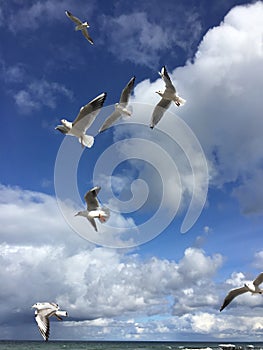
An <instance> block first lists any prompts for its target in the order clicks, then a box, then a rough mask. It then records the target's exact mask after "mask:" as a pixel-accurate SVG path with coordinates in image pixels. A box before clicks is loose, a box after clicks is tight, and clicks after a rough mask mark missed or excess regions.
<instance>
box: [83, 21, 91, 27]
mask: <svg viewBox="0 0 263 350" xmlns="http://www.w3.org/2000/svg"><path fill="white" fill-rule="evenodd" d="M82 25H83V26H84V27H87V28H89V27H90V25H89V23H88V22H87V21H86V22H83V23H82Z"/></svg>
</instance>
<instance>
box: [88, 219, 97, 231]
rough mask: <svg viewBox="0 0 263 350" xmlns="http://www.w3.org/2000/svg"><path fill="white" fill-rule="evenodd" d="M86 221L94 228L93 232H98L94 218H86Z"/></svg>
mask: <svg viewBox="0 0 263 350" xmlns="http://www.w3.org/2000/svg"><path fill="white" fill-rule="evenodd" d="M87 219H88V220H89V222H90V223H91V225H92V226H93V227H94V228H95V231H96V232H98V229H97V225H96V222H95V219H94V218H87Z"/></svg>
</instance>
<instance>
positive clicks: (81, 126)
mask: <svg viewBox="0 0 263 350" xmlns="http://www.w3.org/2000/svg"><path fill="white" fill-rule="evenodd" d="M106 95H107V94H106V93H102V94H100V95H99V96H97V97H96V98H94V99H93V100H92V101H90V102H89V103H87V104H86V105H85V106H83V107H81V108H80V111H79V114H78V115H77V117H76V119H75V120H74V121H73V122H69V121H68V120H66V119H61V124H62V125H57V126H56V128H55V129H56V130H59V131H60V132H61V133H63V134H65V135H70V136H75V137H77V138H78V140H79V142H80V143H81V145H82V147H85V146H86V147H88V148H90V147H92V145H93V143H94V137H93V136H91V135H86V131H87V129H88V128H89V127H90V126H91V124H92V123H93V122H94V120H95V118H96V116H97V114H98V113H99V111H100V109H101V107H102V106H103V103H104V101H105V99H106Z"/></svg>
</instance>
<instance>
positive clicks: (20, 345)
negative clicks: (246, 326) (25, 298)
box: [0, 340, 263, 350]
mask: <svg viewBox="0 0 263 350" xmlns="http://www.w3.org/2000/svg"><path fill="white" fill-rule="evenodd" d="M220 344H221V343H214V342H212V343H202V342H121V341H120V342H88V341H49V342H44V341H7V340H3V341H0V350H10V349H14V350H16V349H17V350H38V349H40V350H42V349H46V350H67V349H68V350H82V349H85V350H222V348H221V347H220V346H219V345H220ZM224 344H233V345H235V350H263V343H253V342H250V343H239V342H233V343H232V342H231V343H230V342H229V343H226V342H225V343H224ZM226 349H229V350H233V349H232V348H231V349H230V347H226ZM223 350H225V349H223Z"/></svg>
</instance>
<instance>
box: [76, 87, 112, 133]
mask: <svg viewBox="0 0 263 350" xmlns="http://www.w3.org/2000/svg"><path fill="white" fill-rule="evenodd" d="M106 95H107V94H106V93H102V94H100V95H99V96H97V97H96V98H94V99H93V100H92V101H90V102H89V103H87V104H86V105H85V106H83V107H81V109H80V111H79V114H78V115H77V117H76V119H75V120H74V121H73V123H72V126H73V128H75V129H77V130H79V131H80V132H83V133H85V132H86V130H87V129H88V128H89V127H90V125H91V124H92V123H93V122H94V119H95V118H96V116H97V114H98V113H99V111H100V109H101V107H102V106H103V103H104V101H105V98H106Z"/></svg>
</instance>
